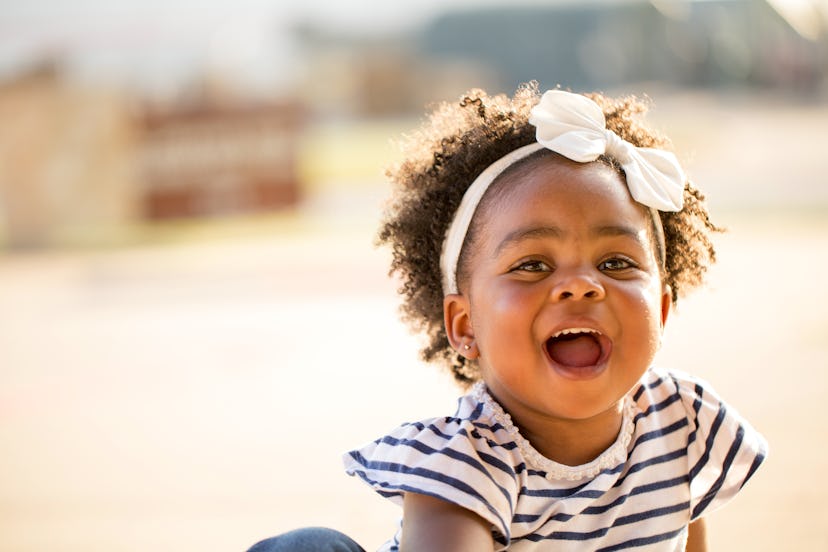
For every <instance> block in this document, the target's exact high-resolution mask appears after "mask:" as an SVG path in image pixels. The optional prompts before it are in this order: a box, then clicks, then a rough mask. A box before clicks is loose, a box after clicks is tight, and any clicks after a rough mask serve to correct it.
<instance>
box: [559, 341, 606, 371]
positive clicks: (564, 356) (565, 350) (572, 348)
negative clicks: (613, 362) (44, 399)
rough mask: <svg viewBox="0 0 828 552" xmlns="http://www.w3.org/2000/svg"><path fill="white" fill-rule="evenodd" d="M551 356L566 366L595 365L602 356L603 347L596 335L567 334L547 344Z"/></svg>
mask: <svg viewBox="0 0 828 552" xmlns="http://www.w3.org/2000/svg"><path fill="white" fill-rule="evenodd" d="M547 347H548V349H549V356H550V357H552V360H554V361H555V362H557V363H558V364H562V365H564V366H575V367H578V368H582V367H584V366H594V365H595V364H596V363H597V362H598V359H600V358H601V347H600V346H599V345H598V341H597V340H596V339H595V337H594V336H591V335H587V334H580V335H566V336H562V337H559V338H557V339H554V340H552V341H551V342H550V343H549V345H548V346H547Z"/></svg>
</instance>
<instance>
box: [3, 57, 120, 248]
mask: <svg viewBox="0 0 828 552" xmlns="http://www.w3.org/2000/svg"><path fill="white" fill-rule="evenodd" d="M0 121H2V122H3V124H2V125H0V243H2V242H5V243H7V244H9V245H11V246H14V247H23V248H25V247H38V246H42V245H46V244H49V243H53V242H55V241H59V240H60V239H63V238H64V237H65V236H67V235H70V234H72V235H87V234H89V233H93V232H97V231H100V230H101V229H102V228H112V227H116V226H118V225H120V224H122V223H123V221H125V220H129V219H130V218H132V217H133V216H134V214H135V204H134V201H133V198H134V195H133V194H134V186H133V182H132V180H131V157H130V155H131V153H132V147H133V135H132V127H131V121H130V117H129V112H128V106H127V105H126V101H125V98H124V97H123V96H122V95H121V94H118V93H116V92H114V91H112V90H109V89H107V88H96V89H90V88H88V87H81V86H76V85H71V84H69V83H67V82H65V80H64V79H63V78H62V77H61V75H60V71H59V70H58V68H57V66H56V64H53V63H46V64H43V65H41V66H38V67H35V68H33V69H32V70H31V71H30V72H28V73H26V74H23V75H20V76H19V77H17V78H16V79H15V80H13V81H10V82H6V83H2V84H0Z"/></svg>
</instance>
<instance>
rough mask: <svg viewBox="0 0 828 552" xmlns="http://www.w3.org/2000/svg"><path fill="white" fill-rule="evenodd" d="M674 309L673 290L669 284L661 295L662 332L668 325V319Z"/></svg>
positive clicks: (665, 285)
mask: <svg viewBox="0 0 828 552" xmlns="http://www.w3.org/2000/svg"><path fill="white" fill-rule="evenodd" d="M672 307H673V290H672V288H670V286H668V285H667V284H664V289H663V290H662V293H661V330H662V331H664V326H665V325H667V318H668V317H669V316H670V309H671V308H672Z"/></svg>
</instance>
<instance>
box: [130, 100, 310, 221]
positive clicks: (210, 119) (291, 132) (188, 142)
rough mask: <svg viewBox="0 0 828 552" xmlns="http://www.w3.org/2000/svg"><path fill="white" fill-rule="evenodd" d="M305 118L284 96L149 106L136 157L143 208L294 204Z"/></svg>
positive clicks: (153, 211) (188, 211)
mask: <svg viewBox="0 0 828 552" xmlns="http://www.w3.org/2000/svg"><path fill="white" fill-rule="evenodd" d="M303 121H304V116H303V110H302V109H301V108H300V106H299V105H297V104H295V103H290V102H285V103H279V104H276V103H271V104H249V103H246V102H241V103H228V102H224V103H214V102H199V103H196V104H194V105H193V104H184V105H181V106H177V107H167V108H164V109H157V108H147V109H146V110H145V112H144V114H143V116H142V117H141V124H140V130H141V140H140V154H139V157H138V159H139V164H138V168H139V170H138V175H139V179H138V182H139V185H138V193H139V194H140V197H141V200H140V201H141V206H142V212H143V214H144V215H145V216H146V217H148V218H150V219H163V218H172V217H191V216H210V215H222V214H231V213H246V212H255V211H262V210H268V209H273V208H279V207H285V206H289V205H293V204H295V203H296V202H297V201H298V199H299V189H300V185H299V177H298V174H297V155H298V151H297V149H298V146H297V143H298V142H297V136H298V134H299V132H300V131H301V128H302V126H303Z"/></svg>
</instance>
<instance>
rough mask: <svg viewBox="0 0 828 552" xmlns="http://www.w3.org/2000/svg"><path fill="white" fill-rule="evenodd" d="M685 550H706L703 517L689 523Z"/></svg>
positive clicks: (699, 551)
mask: <svg viewBox="0 0 828 552" xmlns="http://www.w3.org/2000/svg"><path fill="white" fill-rule="evenodd" d="M685 550H686V552H707V525H706V524H705V521H704V518H699V519H697V520H696V521H694V522H693V523H691V524H690V529H689V530H688V533H687V548H685Z"/></svg>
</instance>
